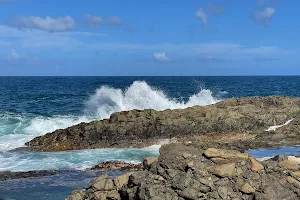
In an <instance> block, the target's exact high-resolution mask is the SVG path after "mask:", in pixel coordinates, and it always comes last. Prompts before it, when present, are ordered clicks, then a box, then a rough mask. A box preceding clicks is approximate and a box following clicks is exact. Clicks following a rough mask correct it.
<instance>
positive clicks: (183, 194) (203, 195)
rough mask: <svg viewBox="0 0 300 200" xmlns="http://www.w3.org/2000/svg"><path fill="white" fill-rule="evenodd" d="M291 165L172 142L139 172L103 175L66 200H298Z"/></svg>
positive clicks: (299, 191) (299, 187)
mask: <svg viewBox="0 0 300 200" xmlns="http://www.w3.org/2000/svg"><path fill="white" fill-rule="evenodd" d="M211 152H214V153H213V154H211ZM216 152H217V153H216ZM213 158H222V159H224V160H227V161H226V162H222V163H219V162H218V161H217V162H215V161H214V160H213ZM224 160H223V161H224ZM284 161H285V164H284V165H282V164H280V163H281V162H284ZM290 161H291V160H289V159H288V157H281V158H280V159H278V158H275V159H269V160H266V161H262V162H259V161H257V160H255V159H254V158H252V157H251V156H250V155H247V154H243V153H241V152H238V151H230V150H225V149H212V148H211V149H206V150H202V149H199V148H195V147H193V146H191V145H185V144H180V143H177V144H168V145H163V146H162V147H161V149H160V156H159V157H158V158H157V159H153V162H151V163H148V164H147V165H143V169H141V170H140V171H136V172H130V173H127V174H124V175H122V176H119V177H116V178H114V179H111V178H109V177H108V176H106V175H103V176H100V177H98V178H96V179H95V180H94V182H93V183H92V184H90V185H89V186H88V187H87V188H86V189H85V190H75V191H74V192H73V193H72V194H70V196H68V197H67V198H66V200H92V199H93V200H105V199H114V200H120V199H121V200H122V199H126V200H130V199H149V200H150V199H153V200H154V199H157V200H158V199H159V200H161V199H170V200H171V199H172V200H173V199H174V200H185V199H188V200H190V199H192V200H193V199H195V200H196V199H219V200H221V199H235V200H238V199H245V200H248V199H249V200H250V199H258V200H281V199H286V200H296V199H300V178H299V176H300V175H299V174H300V170H299V168H297V169H296V167H295V166H298V167H299V163H296V164H295V162H294V161H293V162H290ZM224 163H225V164H224Z"/></svg>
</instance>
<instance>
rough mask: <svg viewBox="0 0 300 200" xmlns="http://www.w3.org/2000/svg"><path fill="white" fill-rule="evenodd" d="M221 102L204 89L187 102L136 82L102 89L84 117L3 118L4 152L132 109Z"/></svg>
mask: <svg viewBox="0 0 300 200" xmlns="http://www.w3.org/2000/svg"><path fill="white" fill-rule="evenodd" d="M218 101H219V100H218V99H216V98H214V97H213V96H212V92H211V91H210V90H207V89H203V90H200V91H199V92H198V93H197V94H194V95H192V96H190V97H189V98H188V100H187V101H186V102H184V101H179V100H176V99H172V98H169V97H168V96H167V95H166V94H165V93H164V92H163V91H162V90H159V89H156V88H154V87H151V86H149V85H148V84H147V83H146V82H145V81H135V82H133V84H132V85H130V86H129V87H128V88H127V89H125V90H121V89H119V88H112V87H109V86H101V87H100V88H99V89H97V90H96V92H95V94H93V95H92V96H90V98H89V100H88V101H87V102H86V103H85V109H84V113H85V114H84V115H83V116H72V115H71V116H68V115H63V116H61V115H60V116H53V117H44V116H33V115H29V114H23V115H20V114H14V113H4V114H2V115H0V151H2V152H3V151H8V150H12V149H15V148H18V147H22V146H23V145H24V143H25V142H27V141H30V140H31V139H33V138H34V137H37V136H40V135H44V134H45V133H48V132H52V131H54V130H56V129H61V128H67V127H69V126H72V125H75V124H79V123H80V122H88V121H92V120H95V119H105V118H109V116H110V115H111V114H112V113H114V112H120V111H126V110H132V109H140V110H143V109H155V110H165V109H179V108H186V107H190V106H195V105H202V106H203V105H209V104H214V103H216V102H218Z"/></svg>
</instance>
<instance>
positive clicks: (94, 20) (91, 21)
mask: <svg viewBox="0 0 300 200" xmlns="http://www.w3.org/2000/svg"><path fill="white" fill-rule="evenodd" d="M83 20H84V23H85V25H86V26H88V27H91V28H96V27H99V26H122V25H123V22H122V20H121V18H120V17H117V16H114V17H111V18H108V19H104V18H103V17H100V16H95V15H90V14H86V15H84V17H83Z"/></svg>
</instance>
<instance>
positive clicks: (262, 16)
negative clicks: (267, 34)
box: [251, 8, 276, 28]
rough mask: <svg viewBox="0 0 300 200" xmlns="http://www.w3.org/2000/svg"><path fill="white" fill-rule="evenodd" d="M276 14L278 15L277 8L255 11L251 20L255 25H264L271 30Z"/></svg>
mask: <svg viewBox="0 0 300 200" xmlns="http://www.w3.org/2000/svg"><path fill="white" fill-rule="evenodd" d="M275 13H276V10H275V8H265V9H264V10H262V11H260V12H258V11H254V13H253V14H252V16H251V19H252V20H253V21H254V22H255V23H257V24H262V25H264V26H265V27H266V28H269V26H270V23H271V20H272V17H273V16H274V15H275Z"/></svg>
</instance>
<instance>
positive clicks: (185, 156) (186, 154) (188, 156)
mask: <svg viewBox="0 0 300 200" xmlns="http://www.w3.org/2000/svg"><path fill="white" fill-rule="evenodd" d="M182 156H183V157H184V158H190V157H192V156H193V155H192V154H190V153H186V152H184V153H183V154H182Z"/></svg>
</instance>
